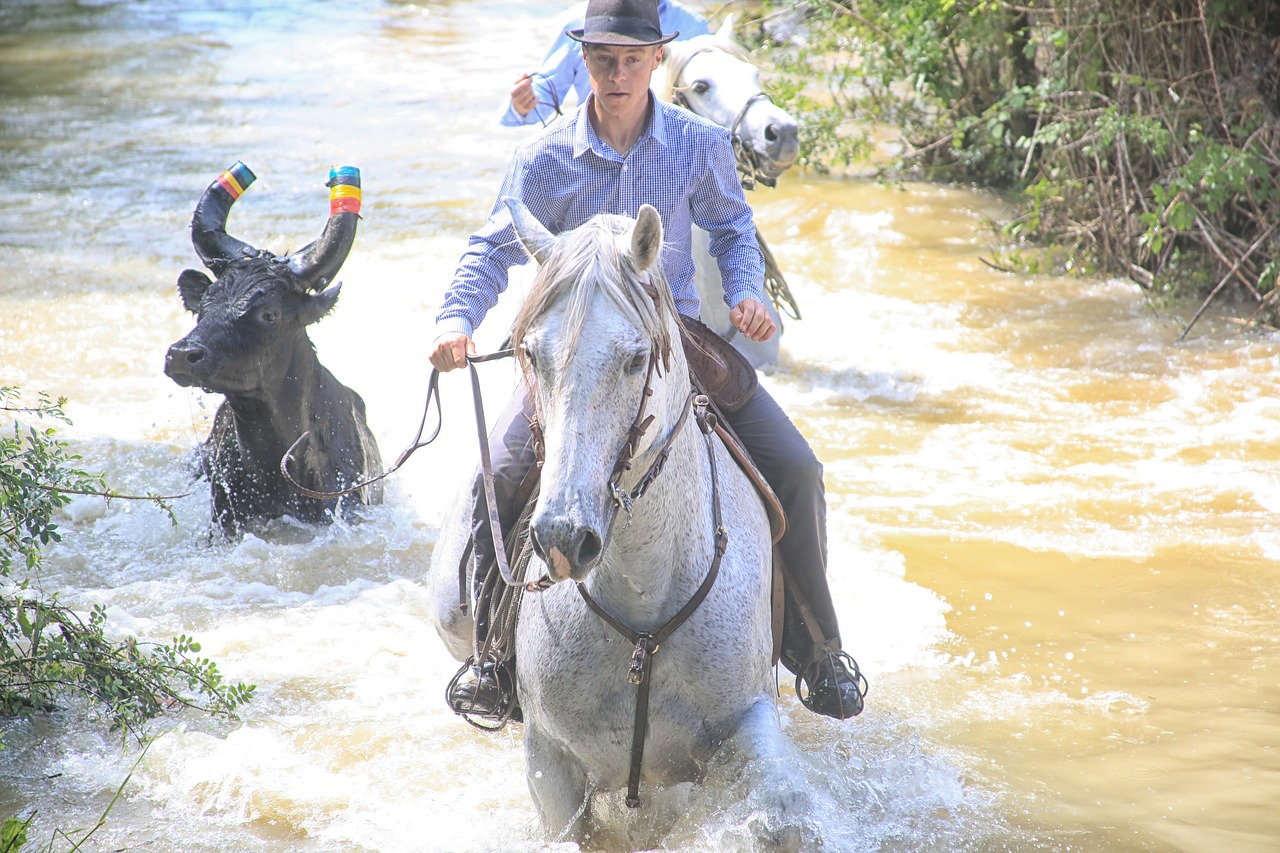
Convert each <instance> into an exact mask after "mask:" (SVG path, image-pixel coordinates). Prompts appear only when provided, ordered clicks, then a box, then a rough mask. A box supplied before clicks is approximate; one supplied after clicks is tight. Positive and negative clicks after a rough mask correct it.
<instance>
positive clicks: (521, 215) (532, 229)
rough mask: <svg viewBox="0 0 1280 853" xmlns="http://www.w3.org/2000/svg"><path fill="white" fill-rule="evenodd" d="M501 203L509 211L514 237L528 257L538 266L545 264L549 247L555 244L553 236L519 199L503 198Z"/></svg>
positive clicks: (549, 252)
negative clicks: (513, 227) (518, 240)
mask: <svg viewBox="0 0 1280 853" xmlns="http://www.w3.org/2000/svg"><path fill="white" fill-rule="evenodd" d="M502 203H503V204H505V205H506V206H507V210H508V211H510V213H511V224H512V225H514V226H515V229H516V236H517V237H519V238H520V243H521V245H523V246H524V250H525V251H526V252H528V253H529V257H531V258H533V259H534V260H535V261H537V262H538V263H540V264H541V263H546V260H547V257H548V256H549V255H550V254H551V247H552V246H553V245H554V244H555V242H556V238H555V235H553V234H552V233H551V232H550V231H548V230H547V229H546V228H545V227H544V226H543V224H542V223H541V222H539V221H538V219H537V217H536V216H534V215H533V214H532V213H530V212H529V208H527V207H525V206H524V202H522V201H520V199H518V198H504V199H503V200H502Z"/></svg>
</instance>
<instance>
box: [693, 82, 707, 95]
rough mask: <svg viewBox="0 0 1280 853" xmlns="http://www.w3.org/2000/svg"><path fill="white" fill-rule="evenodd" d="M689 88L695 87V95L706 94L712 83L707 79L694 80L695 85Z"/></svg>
mask: <svg viewBox="0 0 1280 853" xmlns="http://www.w3.org/2000/svg"><path fill="white" fill-rule="evenodd" d="M689 88H691V89H693V93H694V94H695V95H705V94H706V93H707V91H708V90H709V89H710V88H711V84H710V83H708V82H707V81H706V80H694V81H693V85H692V86H690V87H689Z"/></svg>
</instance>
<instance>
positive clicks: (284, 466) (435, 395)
mask: <svg viewBox="0 0 1280 853" xmlns="http://www.w3.org/2000/svg"><path fill="white" fill-rule="evenodd" d="M513 353H514V350H510V349H502V350H497V351H496V352H491V353H486V354H485V355H473V356H467V367H468V368H470V369H471V384H472V391H473V394H474V396H475V404H476V413H477V417H478V418H479V419H480V420H481V423H482V424H483V420H484V410H483V407H482V405H481V402H480V385H479V381H480V380H479V378H478V377H477V376H476V371H475V365H476V364H482V363H484V362H486V361H496V360H497V359H500V358H510V357H511V355H512V354H513ZM433 400H434V401H435V404H436V428H435V429H434V430H432V432H431V435H430V436H429V437H427V438H426V439H425V440H424V439H423V438H422V433H423V432H424V431H425V430H426V427H427V415H428V414H429V413H430V411H431V403H432V401H433ZM443 424H444V410H443V409H442V408H441V406H440V371H438V370H436V369H435V368H434V367H433V368H431V376H430V378H429V379H428V380H427V398H426V402H425V403H424V404H423V407H422V420H421V421H419V422H418V431H417V433H415V434H414V436H413V440H411V441H410V442H409V445H408V446H407V447H406V448H405V449H404V450H403V451H401V453H400V455H399V456H398V457H396V461H395V464H393V465H392V466H391V467H390V468H388V469H387V470H385V471H383V472H382V473H381V474H379V475H377V476H376V477H370V478H369V479H367V480H362V481H360V482H359V483H356V484H355V485H352V486H348V487H347V488H345V489H342V490H340V491H336V492H321V491H317V490H315V489H309V488H307V487H306V486H304V485H302V484H301V483H299V482H298V481H297V480H296V479H294V477H293V474H291V473H289V460H290V459H292V458H293V454H294V453H295V452H296V451H297V450H298V448H299V447H301V446H302V444H303V442H305V441H306V440H307V439H308V438H309V437H310V436H311V430H307V431H306V432H304V433H303V434H302V435H300V436H298V438H297V440H296V441H294V443H293V444H291V445H290V446H289V449H288V450H286V451H285V453H284V456H281V457H280V473H281V474H283V475H284V478H285V479H286V480H288V481H289V485H291V486H293V488H294V489H296V490H297V491H298V492H300V493H301V494H304V495H306V496H307V497H309V498H316V499H318V500H332V499H334V498H340V497H343V496H344V495H349V494H351V493H352V492H358V491H360V490H361V489H363V488H365V487H366V486H370V485H373V484H374V483H376V482H378V481H379V480H384V479H386V478H387V477H389V476H391V475H392V474H394V473H395V472H396V471H399V470H400V468H401V466H403V465H404V463H406V462H408V461H409V457H410V456H412V455H413V454H414V452H415V451H417V450H418V449H419V448H422V447H426V446H427V445H428V444H430V443H431V442H433V441H435V440H436V438H438V437H439V435H440V428H441V426H443ZM481 448H482V452H483V453H485V454H487V453H488V447H487V446H486V444H485V442H484V441H483V440H482V441H481ZM499 536H501V534H499Z"/></svg>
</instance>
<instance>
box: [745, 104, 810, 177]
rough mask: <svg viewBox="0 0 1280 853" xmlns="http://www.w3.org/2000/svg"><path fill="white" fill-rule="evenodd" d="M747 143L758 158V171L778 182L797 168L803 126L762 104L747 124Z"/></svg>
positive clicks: (749, 116)
mask: <svg viewBox="0 0 1280 853" xmlns="http://www.w3.org/2000/svg"><path fill="white" fill-rule="evenodd" d="M743 124H744V130H746V131H747V133H745V134H743V136H745V139H744V142H745V143H746V144H747V145H748V146H749V147H750V148H751V150H752V151H753V152H754V154H755V159H756V167H757V169H758V171H760V172H761V173H763V174H765V175H767V176H768V177H771V178H777V177H778V176H779V175H781V174H782V173H783V172H785V171H786V170H787V169H790V168H791V167H792V166H793V165H795V162H796V159H797V158H798V157H799V156H800V126H799V125H798V124H796V120H795V119H793V118H792V117H791V116H790V115H789V114H787V113H786V112H785V111H784V110H782V109H780V108H778V107H776V106H774V105H773V104H772V103H771V102H768V101H762V102H760V103H758V104H756V105H755V106H754V108H753V109H752V110H750V111H749V112H748V113H747V115H746V117H745V120H744V122H743Z"/></svg>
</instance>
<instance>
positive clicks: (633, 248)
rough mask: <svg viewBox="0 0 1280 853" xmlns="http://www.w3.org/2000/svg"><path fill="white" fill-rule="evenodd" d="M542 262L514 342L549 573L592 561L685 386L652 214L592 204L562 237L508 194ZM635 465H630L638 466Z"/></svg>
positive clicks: (575, 570) (537, 524)
mask: <svg viewBox="0 0 1280 853" xmlns="http://www.w3.org/2000/svg"><path fill="white" fill-rule="evenodd" d="M507 203H508V207H509V208H510V210H511V214H512V220H513V222H514V224H515V229H516V233H517V234H518V235H519V238H520V241H521V243H522V244H523V245H524V247H525V250H526V251H527V252H528V253H529V254H530V256H532V257H533V258H534V259H535V260H537V261H538V262H539V264H540V268H539V270H538V274H537V276H536V278H535V281H534V284H533V285H532V287H531V289H530V292H529V294H528V296H527V297H526V299H525V303H524V307H523V308H522V310H521V312H520V315H519V316H518V317H517V318H516V322H515V327H514V330H513V333H512V342H513V345H514V346H515V348H516V351H517V354H518V357H519V359H520V364H521V368H522V370H523V371H524V374H525V378H526V382H527V383H528V386H529V389H530V394H531V396H532V399H533V401H534V407H535V410H536V412H537V417H538V424H539V427H540V429H541V431H542V441H543V448H544V461H543V467H542V477H541V493H540V498H539V501H538V507H537V509H536V510H535V511H534V514H533V517H532V520H531V524H530V530H531V539H532V542H533V545H534V550H535V553H537V554H538V556H539V557H540V558H541V559H542V560H543V561H544V562H545V563H546V564H547V569H548V575H549V576H550V577H551V578H552V579H553V580H556V581H560V580H567V579H570V578H572V579H574V580H577V581H581V580H582V579H583V578H585V577H586V576H587V575H588V574H589V573H590V572H591V570H592V569H593V568H595V567H596V566H597V565H598V564H599V562H600V561H601V558H602V556H603V555H604V553H605V547H606V545H607V544H608V539H609V533H610V530H611V529H612V526H613V521H614V518H615V517H616V514H617V511H618V509H619V508H620V507H622V505H623V503H627V507H626V508H627V513H628V523H630V510H629V501H625V500H624V499H623V493H624V492H625V490H626V489H628V488H631V487H632V485H634V483H635V482H636V481H637V480H638V478H639V475H638V474H637V473H636V472H635V471H632V470H631V468H632V465H631V463H632V461H641V460H644V459H646V454H650V453H651V451H652V450H653V448H654V447H655V445H656V444H661V442H662V440H663V439H664V437H665V436H666V433H667V427H666V426H665V425H667V424H670V423H672V422H673V421H675V420H676V419H678V417H679V412H680V407H681V405H683V404H684V403H685V401H686V398H687V395H688V393H689V382H688V370H687V367H686V362H685V360H684V353H683V350H682V349H681V347H680V346H678V345H675V344H676V342H678V340H679V327H678V320H677V315H676V310H675V305H674V303H673V302H672V298H671V292H670V288H669V287H668V286H667V283H666V280H665V277H664V276H663V273H662V267H661V265H660V264H659V262H658V257H659V253H660V251H661V247H662V220H661V218H660V216H659V215H658V212H657V210H655V209H654V208H652V207H650V206H649V205H644V206H642V207H641V208H640V211H639V214H638V216H637V219H635V220H632V219H630V218H628V217H625V216H614V215H611V214H600V215H597V216H595V217H593V218H592V219H590V220H588V221H587V222H586V223H584V224H583V225H581V226H580V227H578V228H576V229H574V230H572V231H569V232H567V233H564V234H562V235H560V236H554V235H552V234H550V233H549V232H548V231H547V230H546V229H545V228H544V227H543V226H542V224H541V223H540V222H538V221H537V220H536V219H535V218H534V217H533V216H532V215H531V214H529V213H528V211H527V210H526V209H525V208H524V207H523V206H522V205H520V204H519V203H518V202H511V201H508V202H507ZM639 467H640V466H639V465H637V468H639Z"/></svg>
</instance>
